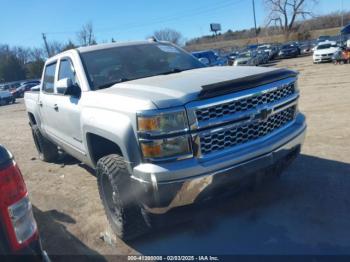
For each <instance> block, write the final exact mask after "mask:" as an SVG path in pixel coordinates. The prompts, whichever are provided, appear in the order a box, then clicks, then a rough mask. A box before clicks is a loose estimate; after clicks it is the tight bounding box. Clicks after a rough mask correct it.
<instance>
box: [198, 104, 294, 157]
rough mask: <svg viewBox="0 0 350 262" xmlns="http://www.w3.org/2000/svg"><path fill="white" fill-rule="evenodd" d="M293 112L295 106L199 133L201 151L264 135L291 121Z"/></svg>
mask: <svg viewBox="0 0 350 262" xmlns="http://www.w3.org/2000/svg"><path fill="white" fill-rule="evenodd" d="M294 114H295V106H292V107H289V108H287V109H284V110H282V111H280V112H278V113H276V114H274V115H272V116H270V117H269V118H268V119H266V120H265V121H254V122H253V123H249V124H243V125H241V126H237V127H233V128H231V129H226V130H223V131H218V132H215V133H209V134H205V135H202V136H201V135H200V147H201V153H202V155H206V154H209V153H213V152H216V151H219V150H223V149H226V148H229V147H233V146H236V145H240V144H243V143H247V142H250V141H253V140H256V139H258V138H261V137H263V136H266V135H268V134H270V133H272V132H273V131H275V130H277V129H279V128H281V127H282V126H284V125H286V124H287V123H288V122H290V121H292V120H293V119H294Z"/></svg>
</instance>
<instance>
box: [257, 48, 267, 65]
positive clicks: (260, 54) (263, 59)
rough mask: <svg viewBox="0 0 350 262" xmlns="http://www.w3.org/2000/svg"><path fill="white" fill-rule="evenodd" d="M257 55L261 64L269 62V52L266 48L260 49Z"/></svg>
mask: <svg viewBox="0 0 350 262" xmlns="http://www.w3.org/2000/svg"><path fill="white" fill-rule="evenodd" d="M257 56H258V59H259V65H260V64H267V63H268V62H269V60H270V56H269V52H268V51H266V50H258V51H257Z"/></svg>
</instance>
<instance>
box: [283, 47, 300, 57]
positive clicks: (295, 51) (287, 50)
mask: <svg viewBox="0 0 350 262" xmlns="http://www.w3.org/2000/svg"><path fill="white" fill-rule="evenodd" d="M299 52H300V51H299V48H298V47H297V46H296V45H294V44H285V45H282V46H281V49H280V51H279V53H278V56H279V57H280V58H290V57H298V55H299Z"/></svg>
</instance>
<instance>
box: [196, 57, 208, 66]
mask: <svg viewBox="0 0 350 262" xmlns="http://www.w3.org/2000/svg"><path fill="white" fill-rule="evenodd" d="M198 60H199V62H201V63H202V64H204V65H206V66H208V65H209V63H210V62H209V59H208V58H206V57H201V58H199V59H198Z"/></svg>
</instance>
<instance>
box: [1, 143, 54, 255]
mask: <svg viewBox="0 0 350 262" xmlns="http://www.w3.org/2000/svg"><path fill="white" fill-rule="evenodd" d="M15 255H16V256H17V255H25V256H26V257H24V258H23V261H24V260H29V259H30V261H49V257H48V256H47V254H46V252H44V251H43V250H42V248H41V243H40V239H39V233H38V228H37V224H36V221H35V219H34V216H33V212H32V205H31V203H30V200H29V198H28V192H27V188H26V185H25V183H24V180H23V177H22V174H21V171H20V170H19V168H18V165H17V163H16V162H15V161H14V159H13V156H12V155H11V153H10V152H9V151H8V150H7V149H6V148H5V147H3V146H2V145H0V258H2V259H5V261H7V260H6V258H10V257H13V256H15Z"/></svg>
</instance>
